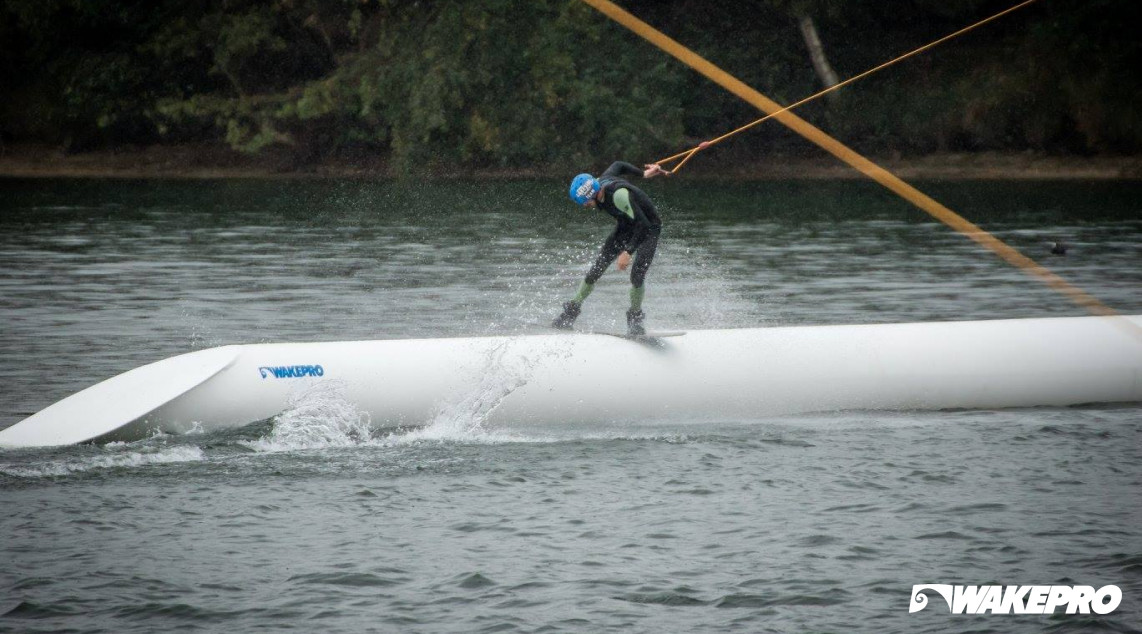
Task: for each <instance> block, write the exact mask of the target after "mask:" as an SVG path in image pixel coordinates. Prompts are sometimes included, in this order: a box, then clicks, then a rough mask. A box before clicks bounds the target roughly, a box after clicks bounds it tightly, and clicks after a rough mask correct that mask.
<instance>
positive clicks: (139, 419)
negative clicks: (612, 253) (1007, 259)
mask: <svg viewBox="0 0 1142 634" xmlns="http://www.w3.org/2000/svg"><path fill="white" fill-rule="evenodd" d="M1139 328H1142V316H1131V317H1076V318H1053V319H1013V320H1002V321H965V322H945V323H913V324H884V325H863V326H799V327H788V328H746V329H734V330H699V331H691V332H689V333H687V334H685V335H683V336H679V337H671V338H669V339H662V340H659V344H660V345H658V346H652V345H647V344H646V343H645V342H637V341H630V340H624V339H621V338H617V337H613V336H606V335H598V334H560V333H552V334H543V335H520V336H499V337H469V338H454V339H409V340H388V341H346V342H328V343H278V344H256V345H234V346H225V347H221V348H212V349H209V350H200V351H197V352H191V353H189V354H184V355H180V356H177V357H172V358H170V359H165V360H162V361H159V362H156V363H152V364H150V365H147V366H143V367H141V368H137V369H135V370H131V371H130V372H126V373H124V374H121V375H119V376H116V377H114V378H111V379H108V380H106V381H103V382H102V383H99V384H97V385H94V386H92V387H90V388H88V389H86V390H83V391H82V392H79V393H78V394H75V395H73V396H70V397H68V398H65V399H63V400H62V401H59V402H58V403H56V404H54V405H51V406H50V407H47V408H46V409H44V410H42V411H40V412H39V413H37V414H35V415H33V416H30V417H28V418H27V419H25V420H23V421H21V422H19V423H17V424H15V425H13V426H12V427H9V428H7V429H4V430H0V446H2V447H29V446H50V445H65V444H72V443H81V442H88V441H108V440H131V439H138V438H142V437H145V436H146V435H148V434H149V433H152V432H153V431H155V430H161V431H163V432H168V433H183V432H186V431H189V430H191V429H195V428H198V429H202V430H205V431H211V430H216V429H221V428H227V427H236V426H241V425H246V424H248V423H251V422H255V421H259V420H264V419H267V418H270V417H273V416H275V415H277V414H280V413H282V412H283V411H285V410H287V409H288V408H289V407H291V403H292V404H296V403H297V402H298V399H299V397H302V398H303V397H304V394H305V392H306V390H311V389H314V388H315V387H317V386H322V385H324V386H330V385H332V386H334V387H335V388H336V389H335V390H334V392H335V393H336V394H338V395H339V398H343V399H345V400H347V401H348V403H349V404H350V405H352V407H354V408H356V409H357V410H359V411H360V412H363V413H367V414H368V416H369V417H370V420H371V421H372V424H373V425H375V426H384V427H391V426H398V425H399V426H415V425H424V424H427V423H428V422H430V421H432V420H433V419H434V417H437V416H439V415H441V413H442V412H448V411H453V412H455V411H456V410H457V408H460V409H468V410H470V412H469V413H470V414H471V415H472V416H477V417H482V418H483V419H484V423H485V424H486V425H489V426H495V425H507V424H510V423H512V422H526V423H528V424H533V425H534V424H550V425H560V424H574V423H584V422H589V423H608V422H612V421H615V422H621V421H641V422H646V421H659V420H664V421H686V422H700V421H708V420H741V419H756V418H757V417H760V416H773V415H780V414H794V413H802V412H825V411H837V410H848V409H865V410H902V409H943V408H999V407H1026V406H1064V405H1074V404H1081V403H1108V402H1132V401H1142V335H1140V332H1142V331H1139Z"/></svg>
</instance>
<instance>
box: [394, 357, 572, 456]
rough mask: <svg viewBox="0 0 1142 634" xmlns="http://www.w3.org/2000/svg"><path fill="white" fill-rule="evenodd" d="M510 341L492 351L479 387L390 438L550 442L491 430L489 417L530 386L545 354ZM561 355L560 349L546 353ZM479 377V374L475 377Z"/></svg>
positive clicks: (444, 403) (484, 367)
mask: <svg viewBox="0 0 1142 634" xmlns="http://www.w3.org/2000/svg"><path fill="white" fill-rule="evenodd" d="M512 347H513V346H512V341H511V340H510V339H509V340H506V341H504V342H503V343H501V344H500V345H498V346H496V347H495V348H493V349H492V350H490V351H489V352H488V356H487V358H486V359H485V362H484V364H483V365H482V366H481V367H480V369H479V370H478V372H479V378H478V380H476V381H474V383H475V384H476V386H475V387H474V388H473V389H472V390H470V391H468V392H466V393H464V394H463V395H461V396H460V397H459V398H457V399H453V400H450V401H445V402H442V403H440V404H439V405H438V406H437V409H436V412H435V413H434V414H433V416H432V418H431V420H430V421H429V423H428V425H427V426H425V427H423V428H420V429H414V430H411V431H408V432H405V433H403V434H400V436H399V437H396V436H392V437H390V440H393V441H398V442H418V441H424V440H449V441H464V442H491V443H495V442H547V441H548V439H537V438H531V437H523V436H518V435H515V434H511V433H508V432H506V431H503V430H496V429H490V428H488V426H487V423H488V418H489V417H490V416H491V415H492V413H493V412H495V411H496V409H498V408H499V407H500V405H501V404H503V402H504V401H505V400H506V399H507V398H508V397H509V396H511V395H512V393H514V392H515V391H516V390H518V389H520V388H522V387H524V386H525V385H527V383H528V381H529V380H530V379H531V377H532V375H533V373H534V372H535V368H536V366H537V365H538V364H539V363H540V362H541V361H542V360H543V357H538V358H533V357H528V356H527V355H526V354H522V353H519V352H515V351H513V350H512ZM546 354H548V355H552V354H561V353H560V352H558V351H554V352H549V353H546ZM474 378H475V377H474Z"/></svg>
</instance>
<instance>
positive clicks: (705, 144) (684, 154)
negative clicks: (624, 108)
mask: <svg viewBox="0 0 1142 634" xmlns="http://www.w3.org/2000/svg"><path fill="white" fill-rule="evenodd" d="M1037 1H1038V0H1025V1H1024V2H1020V3H1019V4H1017V5H1015V6H1013V7H1009V8H1008V9H1006V10H1003V11H1000V12H999V13H996V14H995V15H993V16H991V17H990V18H987V19H984V20H980V21H979V22H976V23H975V24H973V25H971V26H968V27H964V28H962V29H960V30H959V31H956V32H955V33H952V34H950V35H945V36H944V37H942V38H940V39H938V40H936V41H934V42H931V43H929V44H925V45H924V46H921V47H920V48H918V49H916V50H914V51H911V52H909V53H905V54H903V55H901V56H900V57H897V58H895V59H892V60H889V61H887V62H885V63H883V64H881V65H880V66H877V67H875V68H870V69H869V70H866V71H864V72H863V73H861V74H859V75H855V76H853V77H849V78H848V79H846V80H844V81H842V82H840V83H838V84H834V85H832V86H829V87H828V88H826V89H824V90H822V91H821V92H819V93H816V94H814V95H810V96H808V97H806V98H804V99H802V100H801V101H798V102H797V103H795V104H791V105H788V106H785V107H784V108H782V109H781V110H779V111H777V112H774V113H771V114H767V115H765V116H764V117H762V118H760V119H758V120H756V121H753V122H750V123H747V124H745V125H743V126H742V127H740V128H738V129H736V130H734V131H732V132H727V133H726V134H723V135H722V136H720V137H718V138H716V139H712V140H710V141H704V142H702V143H700V144H698V145H697V146H696V147H693V148H691V149H689V150H685V151H683V152H679V153H678V154H675V155H673V156H668V157H666V158H664V159H661V160H658V161H655V163H657V164H658V165H662V164H663V163H669V162H670V161H673V160H675V159H678V158H682V161H681V162H680V163H678V165H675V166H674V169H672V170H670V171H671V172H675V173H677V172H678V170H680V169H682V166H683V165H685V164H686V162H687V161H689V160H690V158H691V157H693V156H694V155H695V154H697V153H698V152H699V151H700V150H704V149H706V148H708V147H710V146H712V145H716V144H718V143H721V142H722V141H725V140H726V139H728V138H730V137H732V136H734V135H735V134H739V133H741V132H745V131H746V130H749V129H750V128H752V127H754V126H756V125H758V124H759V123H761V122H763V121H766V120H768V119H772V118H773V117H774V116H776V115H778V114H780V113H782V112H785V111H786V110H792V109H794V108H797V107H799V106H803V105H805V104H807V103H809V102H810V101H813V100H815V99H819V98H820V97H823V96H825V95H827V94H829V93H831V92H833V91H834V90H837V89H839V88H841V87H842V86H847V85H849V84H851V83H853V82H854V81H856V80H858V79H863V78H865V77H868V76H869V75H871V74H873V73H875V72H877V71H881V70H884V69H885V68H888V67H889V66H892V65H893V64H895V63H897V62H902V61H904V60H906V59H908V58H909V57H912V56H913V55H917V54H919V53H923V52H924V51H926V50H928V49H930V48H934V47H936V46H939V45H940V44H943V43H944V42H947V41H948V40H950V39H952V38H955V37H959V36H961V35H963V34H964V33H967V32H968V31H971V30H974V29H977V28H979V27H981V26H983V25H985V24H987V23H988V22H992V21H994V20H998V19H999V18H1001V17H1003V16H1005V15H1007V14H1008V13H1011V12H1012V11H1016V10H1018V9H1022V8H1023V7H1025V6H1027V5H1029V4H1031V3H1033V2H1037ZM587 4H591V5H592V6H594V4H593V3H591V2H588V3H587ZM595 8H596V9H599V10H600V11H602V9H601V8H599V7H597V6H596V7H595ZM604 13H605V11H604ZM624 26H625V25H624ZM628 28H630V27H628ZM636 32H637V31H636ZM682 61H686V60H682ZM683 157H684V158H683Z"/></svg>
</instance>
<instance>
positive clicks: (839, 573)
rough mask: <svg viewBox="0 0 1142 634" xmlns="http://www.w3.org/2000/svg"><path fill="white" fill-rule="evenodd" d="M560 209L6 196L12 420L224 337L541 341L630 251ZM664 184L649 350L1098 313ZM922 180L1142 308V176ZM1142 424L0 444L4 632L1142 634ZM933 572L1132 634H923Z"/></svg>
mask: <svg viewBox="0 0 1142 634" xmlns="http://www.w3.org/2000/svg"><path fill="white" fill-rule="evenodd" d="M564 187H565V186H564V184H563V183H562V182H556V181H550V182H507V183H494V182H493V183H489V182H478V183H474V182H462V181H445V182H424V183H418V182H411V183H359V182H324V181H322V182H294V181H271V182H265V181H261V182H259V181H251V182H242V181H224V182H220V181H188V182H129V181H11V180H9V181H0V428H2V427H6V426H8V425H10V424H12V423H14V422H16V421H18V420H20V419H21V418H23V417H25V416H27V415H29V414H31V413H33V412H34V411H37V410H38V409H40V408H42V407H44V406H46V405H48V404H50V403H52V402H54V401H55V400H58V399H60V398H62V397H64V396H67V395H68V394H71V393H73V392H75V391H77V390H79V389H82V388H84V387H86V386H88V385H90V384H92V383H94V382H96V381H98V380H100V379H103V378H106V377H108V376H111V375H113V374H116V373H118V372H121V371H125V370H128V369H131V368H133V367H136V366H138V365H142V364H144V363H147V362H150V361H154V360H157V359H159V358H163V357H166V356H170V355H173V354H177V353H181V352H185V351H188V350H191V349H196V348H203V347H209V346H215V345H221V344H227V343H248V342H259V341H319V340H340V339H367V338H389V337H412V336H417V337H436V336H451V335H461V334H493V333H506V332H514V331H516V330H517V329H518V328H519V327H520V324H525V323H529V322H535V321H540V320H547V319H550V318H551V317H552V316H553V315H554V313H555V312H557V310H558V304H559V302H561V301H562V300H564V299H566V297H567V296H568V295H569V294H571V293H573V291H574V288H575V286H576V284H577V283H578V279H579V278H580V276H581V275H582V273H583V272H584V270H585V267H586V265H587V263H588V262H589V260H590V259H591V257H592V256H593V253H594V251H595V250H596V249H597V248H598V244H599V242H601V240H602V238H603V237H604V236H605V235H606V233H607V232H608V231H609V223H608V221H606V220H605V219H604V218H602V217H601V216H599V215H590V214H589V213H585V212H583V211H581V210H578V209H576V208H574V207H573V206H572V205H571V203H570V202H569V201H567V200H566V194H565V191H564ZM647 189H648V191H649V192H650V193H651V195H652V196H653V197H654V198H655V199H656V200H657V201H658V203H659V206H660V210H661V212H662V215H663V218H664V221H665V231H664V241H663V244H662V247H661V250H660V253H659V257H658V259H657V260H656V263H655V266H654V268H653V269H652V270H651V274H650V277H649V282H648V293H647V299H646V311H647V313H648V320H649V322H650V324H651V325H652V326H653V327H660V328H670V329H674V328H678V329H696V328H710V327H731V326H757V325H795V324H820V323H874V322H876V323H888V322H900V321H927V320H950V319H991V318H1013V317H1041V316H1054V315H1057V316H1063V315H1080V314H1083V312H1082V309H1079V308H1077V307H1075V306H1073V305H1071V304H1069V303H1068V302H1067V300H1065V299H1063V298H1062V297H1060V296H1058V295H1056V294H1055V293H1054V292H1053V291H1050V290H1049V289H1046V288H1045V287H1043V286H1042V285H1041V284H1039V283H1038V282H1036V281H1034V280H1032V279H1030V278H1028V277H1027V276H1025V275H1024V274H1023V273H1021V272H1019V271H1016V270H1013V269H1011V268H1010V267H1009V266H1007V265H1006V264H1004V263H1003V262H1001V261H1000V260H999V259H998V258H996V257H994V256H992V255H990V254H988V253H986V252H983V251H981V250H980V249H979V247H977V246H976V245H975V243H973V242H971V241H970V240H967V239H966V238H964V237H962V236H960V235H958V234H956V233H954V232H953V231H951V230H950V229H947V228H946V227H944V226H943V225H940V224H938V223H936V222H935V221H933V220H931V219H929V218H928V217H927V216H925V215H923V214H922V213H921V212H919V211H916V210H913V209H911V208H910V207H908V206H907V205H906V204H904V203H902V202H899V201H897V200H895V199H894V198H892V197H891V195H889V194H887V193H885V192H883V191H881V190H879V189H878V188H877V187H876V186H873V185H870V184H866V183H859V182H838V183H828V182H826V183H816V182H797V183H755V184H741V183H710V182H687V181H684V180H678V181H673V182H658V181H656V182H653V183H650V184H648V187H647ZM921 189H923V190H925V191H926V192H928V193H929V194H931V195H933V196H934V197H935V198H936V199H938V200H940V201H942V202H944V203H945V204H947V205H948V206H949V207H951V208H953V209H955V210H957V211H959V212H960V213H962V214H963V215H964V216H966V217H967V218H968V219H970V220H972V221H973V222H976V223H977V224H979V225H981V226H982V227H983V228H985V229H987V230H988V231H991V232H993V233H994V234H995V235H997V236H999V237H1000V238H1002V239H1003V240H1005V241H1007V242H1008V243H1009V244H1011V245H1013V246H1015V247H1017V248H1019V249H1020V250H1022V251H1023V252H1024V253H1026V254H1028V255H1030V256H1032V257H1034V258H1035V259H1037V260H1039V261H1040V262H1042V263H1044V264H1046V265H1047V266H1049V267H1050V268H1051V269H1052V270H1054V271H1055V272H1057V273H1058V274H1060V275H1061V276H1063V277H1064V278H1065V279H1067V280H1068V281H1070V282H1072V283H1074V284H1076V285H1077V286H1079V287H1081V288H1083V289H1084V290H1086V291H1088V292H1090V293H1091V294H1093V295H1095V296H1096V297H1098V298H1100V299H1101V300H1103V301H1104V302H1106V303H1107V304H1109V305H1111V306H1113V307H1115V308H1117V309H1118V310H1120V311H1122V312H1125V313H1139V312H1142V292H1140V291H1142V203H1140V202H1139V201H1140V200H1142V184H1139V183H997V182H987V183H945V184H940V183H928V184H921ZM1053 240H1063V241H1064V242H1066V243H1068V244H1069V245H1070V250H1069V253H1068V255H1066V256H1065V257H1057V256H1051V255H1049V254H1048V252H1047V246H1046V243H1047V242H1049V241H1053ZM626 288H627V285H626V281H625V276H624V275H620V274H617V273H614V272H611V273H609V274H608V275H607V276H606V277H604V278H603V281H602V282H601V283H600V285H599V288H598V290H596V292H595V294H594V295H592V297H591V299H590V300H589V302H588V304H587V305H586V307H585V309H584V314H583V317H582V318H581V321H582V323H583V324H584V325H585V326H588V327H599V328H617V327H619V324H620V322H621V320H622V313H623V311H624V310H625V301H626ZM1140 412H1142V410H1139V408H1138V407H1137V405H1125V406H1123V405H1118V406H1087V407H1080V408H1062V409H1056V408H1048V409H1031V410H1008V411H968V412H928V413H885V412H855V413H851V412H850V413H834V414H822V415H817V416H799V417H788V418H776V419H774V418H759V419H757V420H750V421H740V420H736V421H725V422H723V423H717V424H702V425H699V424H694V425H672V426H669V427H667V426H664V425H662V424H660V423H657V422H656V421H654V420H646V421H641V422H640V423H638V424H635V425H630V426H622V427H619V428H615V427H606V428H565V429H553V428H550V427H547V428H543V429H533V428H528V426H527V425H526V424H521V425H519V426H515V427H512V428H510V429H491V430H489V429H485V428H484V427H483V426H481V425H479V424H478V423H479V421H478V420H471V421H464V420H460V421H452V422H451V423H450V424H448V425H445V426H432V425H430V426H429V427H428V428H425V429H419V430H414V431H407V432H392V431H386V432H382V433H379V434H372V435H370V434H369V433H367V432H364V433H362V430H360V429H358V428H356V427H354V425H353V424H352V423H351V422H348V423H347V422H346V421H344V420H341V419H339V418H338V414H337V412H331V411H322V410H320V409H319V410H316V411H304V412H301V411H299V412H293V413H290V414H288V415H284V416H282V417H281V418H279V419H276V420H273V421H268V422H265V423H262V424H259V425H255V426H251V427H249V428H246V429H242V430H237V431H234V432H229V433H218V434H199V435H188V436H182V437H160V438H152V439H150V440H147V441H143V442H139V443H132V444H129V445H121V444H120V445H110V446H104V447H73V448H63V449H53V450H30V451H7V452H0V509H2V511H3V513H0V536H2V537H3V540H2V542H0V562H2V565H0V631H20V632H24V631H58V630H62V629H77V630H84V631H116V632H118V631H140V632H149V631H156V630H158V631H165V630H171V629H175V628H180V629H202V630H206V631H219V630H236V631H247V630H256V629H263V630H281V629H286V628H293V629H299V630H318V629H320V630H326V631H344V632H352V631H363V630H379V631H463V632H469V631H583V632H597V631H605V630H618V629H624V630H625V629H632V630H635V631H695V630H703V631H722V630H736V631H748V632H754V631H805V630H832V631H852V630H864V631H877V632H912V631H943V630H946V629H977V630H981V631H997V632H1005V631H1012V630H1018V631H1041V630H1043V629H1052V630H1055V629H1058V630H1065V631H1083V630H1085V629H1088V628H1092V627H1102V628H1107V629H1110V630H1117V631H1124V630H1129V629H1130V628H1138V627H1139V623H1140V619H1142V616H1140V615H1142V609H1140V607H1139V601H1140V598H1142V576H1140V566H1142V563H1140V562H1142V528H1139V527H1140V526H1142V509H1140V507H1139V502H1138V500H1139V499H1140V498H1139V495H1138V491H1139V486H1140V485H1142V415H1140ZM427 422H428V421H426V423H427ZM919 583H949V584H976V583H993V584H1006V585H1015V584H1024V585H1026V584H1051V583H1057V584H1068V585H1077V584H1083V585H1092V586H1095V587H1099V586H1102V585H1107V584H1116V585H1118V586H1119V587H1120V588H1121V589H1122V591H1123V594H1124V598H1123V602H1122V606H1121V607H1120V608H1119V610H1118V611H1116V612H1115V613H1113V614H1111V615H1109V616H1105V617H1089V616H1088V617H1084V616H1065V615H1062V614H1057V615H1055V616H1054V617H990V616H988V617H951V616H949V615H948V614H946V613H942V612H940V611H936V610H932V608H929V609H928V610H926V611H924V612H921V613H919V614H914V615H910V614H908V611H907V603H908V600H909V596H910V590H911V586H912V585H913V584H919Z"/></svg>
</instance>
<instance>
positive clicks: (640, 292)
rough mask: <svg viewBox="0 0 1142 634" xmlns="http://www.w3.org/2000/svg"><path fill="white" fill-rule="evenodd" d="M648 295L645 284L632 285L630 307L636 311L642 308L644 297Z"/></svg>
mask: <svg viewBox="0 0 1142 634" xmlns="http://www.w3.org/2000/svg"><path fill="white" fill-rule="evenodd" d="M644 295H646V287H645V286H638V287H635V286H632V287H630V309H631V310H634V311H639V310H642V298H643V296H644Z"/></svg>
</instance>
